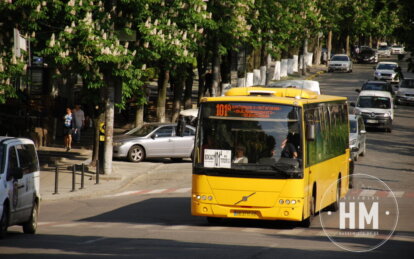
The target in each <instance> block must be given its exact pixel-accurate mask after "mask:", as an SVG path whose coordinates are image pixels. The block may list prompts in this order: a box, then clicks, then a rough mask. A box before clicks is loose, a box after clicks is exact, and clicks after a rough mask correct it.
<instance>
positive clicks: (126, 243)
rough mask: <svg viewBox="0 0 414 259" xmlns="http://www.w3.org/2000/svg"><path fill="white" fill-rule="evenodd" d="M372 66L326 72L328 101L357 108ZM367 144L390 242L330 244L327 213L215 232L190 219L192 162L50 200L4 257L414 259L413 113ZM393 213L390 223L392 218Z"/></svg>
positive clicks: (4, 247)
mask: <svg viewBox="0 0 414 259" xmlns="http://www.w3.org/2000/svg"><path fill="white" fill-rule="evenodd" d="M372 66H373V65H359V64H355V65H354V72H353V73H350V74H348V73H329V74H323V75H321V76H320V77H318V78H317V80H319V81H320V83H321V88H322V89H321V90H322V92H323V93H325V94H334V95H341V96H347V97H349V99H350V100H351V101H352V100H355V98H356V96H357V93H356V92H355V91H354V90H355V89H356V88H359V87H360V86H361V85H362V82H363V81H365V80H367V79H371V78H372V74H373V69H372ZM367 137H368V140H367V141H368V142H367V154H366V156H364V157H362V158H360V159H359V160H358V162H357V163H356V166H355V173H359V174H366V175H371V176H375V177H377V178H379V179H381V180H382V181H383V182H384V183H386V184H387V185H388V186H389V188H391V190H392V191H393V193H394V194H395V196H396V199H395V200H396V201H397V205H398V211H399V215H398V223H397V225H396V230H395V232H394V233H393V234H392V236H391V238H390V239H389V240H387V239H388V236H387V235H388V233H390V229H392V227H393V224H392V223H393V222H394V221H393V220H394V219H396V213H397V212H396V205H395V203H394V198H392V197H391V196H390V194H389V192H386V191H387V190H386V188H385V187H384V186H378V185H377V186H374V184H372V186H373V188H366V189H365V190H364V191H365V194H366V197H367V199H369V197H371V198H372V197H375V199H376V200H377V201H379V202H380V208H379V212H380V214H381V215H387V216H388V217H386V216H381V218H380V219H381V222H380V232H381V233H382V235H380V236H379V237H376V238H364V237H356V238H355V237H352V238H351V237H334V238H331V239H333V241H336V244H337V245H335V243H334V242H332V241H331V240H330V239H329V238H328V237H327V235H326V233H325V232H324V230H323V229H322V227H321V223H320V220H319V219H321V217H323V218H322V219H323V220H322V222H324V225H325V227H326V226H328V227H329V226H330V225H331V224H332V222H333V221H334V220H333V219H332V218H330V217H329V216H327V215H328V214H327V212H323V213H321V214H320V215H319V216H317V217H316V220H315V221H314V222H315V224H314V225H313V226H312V227H311V228H309V229H306V228H301V227H298V226H297V225H295V224H292V223H287V222H270V221H249V220H225V221H223V222H222V223H221V224H218V225H209V224H207V222H206V220H205V219H204V218H199V217H193V216H191V215H190V187H191V163H190V161H183V162H182V163H170V162H168V161H167V160H158V161H154V163H157V167H156V170H155V171H154V173H152V174H147V175H146V176H145V177H143V178H140V180H139V181H137V182H132V183H131V184H130V185H129V187H128V188H127V189H125V190H123V191H122V192H120V193H114V194H112V195H109V196H105V197H100V198H95V199H83V200H66V201H55V202H52V201H50V202H43V204H42V207H41V215H40V226H39V229H38V234H36V235H25V234H23V233H22V231H21V228H20V227H11V228H10V229H9V231H10V234H9V236H8V237H7V238H6V239H4V240H0V258H7V257H9V258H20V257H25V258H46V257H52V258H64V257H77V258H81V257H87V258H101V257H114V258H125V257H132V258H195V257H197V258H229V257H231V258H299V257H301V258H303V257H312V258H348V257H361V258H376V259H378V258H395V257H398V258H412V253H413V252H414V246H413V244H414V223H413V221H412V215H414V208H413V207H414V206H412V205H413V201H414V195H413V192H414V188H413V186H414V159H413V154H414V144H413V143H414V106H411V107H408V106H399V108H398V109H397V110H396V117H395V120H394V129H393V131H392V133H385V132H382V131H369V132H368V135H367ZM125 163H127V162H125ZM137 168H139V165H137ZM362 184H365V185H362ZM361 185H362V187H361ZM369 185H370V183H369V179H368V178H367V176H365V178H364V177H362V178H361V179H357V187H358V188H359V187H360V188H359V190H360V189H363V188H364V186H365V187H366V186H369ZM358 188H356V189H357V190H358ZM384 193H385V195H381V194H384ZM358 195H360V193H359V194H358ZM376 195H377V196H376ZM350 196H352V194H350ZM354 196H355V195H354ZM389 211H391V214H390V215H388V214H385V213H388V212H389ZM333 216H336V217H337V216H338V215H337V214H335V215H333ZM382 240H384V241H386V242H385V243H384V244H382V245H381V246H380V247H378V248H376V249H374V250H372V251H370V252H364V253H357V254H356V253H353V252H349V251H347V250H345V249H343V248H341V247H340V246H343V247H345V248H347V249H349V250H358V249H360V250H361V249H362V250H364V249H366V248H370V247H373V246H375V244H380V243H381V242H382ZM338 245H339V246H338Z"/></svg>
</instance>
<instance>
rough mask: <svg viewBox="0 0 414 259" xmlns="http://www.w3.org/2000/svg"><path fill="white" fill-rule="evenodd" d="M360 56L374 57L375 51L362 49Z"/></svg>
mask: <svg viewBox="0 0 414 259" xmlns="http://www.w3.org/2000/svg"><path fill="white" fill-rule="evenodd" d="M361 54H365V55H374V54H375V51H373V50H372V49H364V50H363V51H361Z"/></svg>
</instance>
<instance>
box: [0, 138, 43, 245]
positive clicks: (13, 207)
mask: <svg viewBox="0 0 414 259" xmlns="http://www.w3.org/2000/svg"><path fill="white" fill-rule="evenodd" d="M39 181H40V171H39V160H38V157H37V153H36V149H35V146H34V143H33V141H32V140H30V139H25V138H12V137H0V215H1V219H0V237H4V236H5V235H6V234H7V228H8V227H9V226H12V225H21V226H23V232H24V233H28V234H34V233H35V232H36V228H37V218H38V214H39V202H40V192H39V186H40V183H39Z"/></svg>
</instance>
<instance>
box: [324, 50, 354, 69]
mask: <svg viewBox="0 0 414 259" xmlns="http://www.w3.org/2000/svg"><path fill="white" fill-rule="evenodd" d="M334 71H345V72H348V73H350V72H352V60H351V59H350V58H349V57H348V56H347V55H345V54H337V55H334V56H333V57H332V58H331V60H329V62H328V72H334Z"/></svg>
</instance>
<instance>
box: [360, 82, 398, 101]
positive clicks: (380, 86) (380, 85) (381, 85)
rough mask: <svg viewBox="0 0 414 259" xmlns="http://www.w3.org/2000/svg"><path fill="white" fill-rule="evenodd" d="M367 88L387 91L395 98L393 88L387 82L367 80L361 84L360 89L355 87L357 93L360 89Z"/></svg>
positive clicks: (365, 89)
mask: <svg viewBox="0 0 414 259" xmlns="http://www.w3.org/2000/svg"><path fill="white" fill-rule="evenodd" d="M367 90H372V91H385V92H389V93H390V94H391V96H392V97H393V99H394V98H395V92H394V89H393V88H392V86H391V84H389V83H388V82H384V81H367V82H365V83H364V84H363V85H362V87H361V89H355V91H356V92H357V93H360V92H361V91H367Z"/></svg>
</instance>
